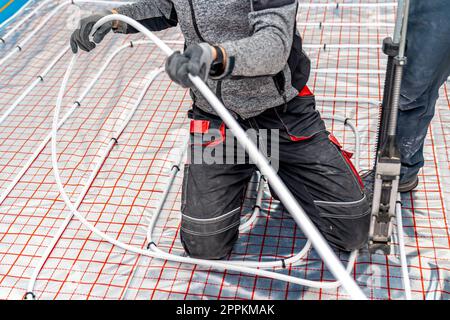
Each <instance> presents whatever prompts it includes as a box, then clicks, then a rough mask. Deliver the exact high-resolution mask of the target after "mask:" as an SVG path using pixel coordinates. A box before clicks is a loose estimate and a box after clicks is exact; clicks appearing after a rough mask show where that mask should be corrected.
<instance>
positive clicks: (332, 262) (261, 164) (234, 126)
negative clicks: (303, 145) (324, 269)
mask: <svg viewBox="0 0 450 320" xmlns="http://www.w3.org/2000/svg"><path fill="white" fill-rule="evenodd" d="M114 20H119V21H122V22H124V23H127V24H128V25H131V26H132V27H134V28H135V29H136V30H138V31H140V32H141V33H142V34H144V35H145V36H146V37H148V38H149V39H150V40H152V41H154V42H155V44H156V45H157V46H158V47H160V48H161V50H163V51H164V52H165V53H166V54H167V55H168V56H169V55H171V54H172V53H173V51H172V50H171V49H170V48H169V47H168V46H167V45H166V44H165V43H164V42H163V41H161V40H160V39H159V38H158V37H156V36H155V35H154V34H153V33H152V32H150V31H149V30H148V29H147V28H145V27H144V26H142V25H141V24H140V23H138V22H136V21H135V20H133V19H130V18H129V17H126V16H123V15H109V16H106V17H104V18H102V19H101V20H100V21H99V22H98V23H97V24H96V25H95V26H94V28H93V33H94V32H95V30H97V29H98V28H99V27H100V26H101V25H103V24H105V23H108V22H111V21H114ZM75 61H76V58H75V57H74V58H73V59H72V60H71V63H70V64H69V68H68V71H67V73H66V76H65V79H64V82H63V85H62V87H61V92H60V95H59V97H58V101H57V107H56V110H55V118H54V121H53V130H52V160H53V161H52V162H53V168H54V173H55V179H56V182H57V185H58V188H59V189H60V193H61V196H62V197H63V199H64V201H65V202H66V204H67V206H68V207H69V208H70V209H71V210H72V211H73V213H74V215H76V216H77V217H78V218H79V220H80V222H82V223H83V224H84V225H85V226H86V227H88V228H89V230H91V231H92V232H93V233H95V234H96V235H98V236H100V237H101V238H103V239H104V240H106V241H109V242H111V243H112V244H115V245H117V246H119V247H121V248H123V249H125V250H130V251H132V252H135V253H142V254H144V255H150V256H153V257H155V255H154V253H153V252H148V251H145V250H142V249H140V248H134V247H132V246H129V245H127V244H124V243H121V242H120V241H117V240H116V239H113V238H111V237H110V236H108V235H106V234H105V233H103V232H101V231H100V230H98V229H96V228H95V227H94V226H92V225H90V224H89V222H88V221H87V220H86V219H85V218H84V217H83V216H82V215H81V214H80V213H79V212H78V211H77V210H76V208H75V207H74V205H73V203H72V202H71V201H70V199H69V198H68V196H67V194H66V192H65V190H64V187H63V185H62V183H61V180H60V177H59V171H58V163H57V152H56V151H57V149H56V138H57V119H58V117H59V109H60V105H61V101H62V96H63V94H64V90H65V85H66V82H67V81H68V77H69V76H70V73H71V69H72V67H73V64H74V63H75ZM190 79H191V81H192V83H193V84H194V85H195V87H196V88H197V89H198V90H199V91H200V92H201V93H202V95H203V96H204V97H205V99H206V100H207V101H208V102H209V103H210V105H211V106H212V107H213V108H214V109H215V111H216V113H217V114H218V115H219V116H220V117H221V118H222V120H223V121H224V123H225V124H226V125H227V127H228V128H229V129H230V130H231V132H232V133H233V134H234V136H235V137H236V138H237V140H238V141H239V142H240V143H241V144H242V146H243V147H244V148H245V150H246V151H247V153H248V154H249V156H250V158H251V159H252V161H253V162H254V163H255V164H256V166H257V167H258V168H259V169H260V171H261V173H262V174H263V175H264V176H265V177H266V178H267V179H268V181H269V183H270V184H271V186H272V188H273V189H274V190H276V191H277V194H279V198H280V200H281V202H282V203H283V205H284V207H285V208H286V209H287V210H288V211H289V212H290V213H291V215H292V216H293V218H294V220H295V221H296V222H297V224H298V225H299V226H300V228H301V229H302V230H303V232H304V234H305V235H306V236H307V237H308V238H309V239H310V240H311V242H312V243H313V246H314V248H315V249H316V251H317V252H318V254H319V255H320V256H321V257H322V259H323V260H324V263H325V264H326V265H327V266H328V268H329V269H330V271H331V273H332V274H333V275H334V276H335V277H336V279H337V280H338V281H340V282H341V283H342V286H343V287H344V288H345V290H346V291H347V292H348V294H349V295H350V296H351V297H352V298H354V299H366V296H365V295H364V293H363V292H362V290H361V289H360V288H359V287H358V285H357V284H356V283H355V281H354V280H353V279H352V278H351V277H350V276H349V274H348V273H347V272H346V269H345V267H344V266H343V265H342V264H341V262H340V261H339V259H338V258H337V256H336V254H335V253H334V252H333V250H332V249H331V248H330V247H329V245H328V243H327V242H326V241H325V239H324V238H323V236H322V235H321V234H320V232H319V231H318V230H317V228H316V227H315V226H314V224H313V223H312V222H311V220H310V219H309V218H308V216H307V215H306V213H305V212H304V211H303V209H302V208H301V207H300V205H299V204H298V203H297V201H296V200H295V198H294V196H293V195H292V193H291V192H290V190H289V189H288V188H287V187H286V186H285V184H284V183H283V182H282V180H281V179H280V178H279V177H278V175H277V174H276V172H275V170H274V169H273V168H272V167H271V165H270V164H269V162H268V161H267V159H266V158H265V157H264V156H263V155H262V154H261V153H260V152H259V150H258V148H257V146H256V145H255V144H254V143H253V142H252V141H251V139H249V137H247V135H246V133H245V132H244V130H243V129H242V128H241V127H240V126H239V124H238V123H237V122H236V120H235V119H234V118H233V116H232V115H231V114H230V113H229V112H228V110H227V109H226V108H225V106H223V104H222V103H221V102H220V100H219V99H218V98H217V97H216V96H215V95H214V94H213V93H212V92H211V90H210V89H209V88H208V86H207V85H206V84H205V83H204V82H203V81H202V80H201V79H200V78H198V77H192V76H190ZM159 254H160V257H165V258H167V259H168V260H172V261H173V260H174V259H176V260H175V261H179V262H181V261H186V258H184V257H178V258H174V257H171V256H169V255H167V254H162V253H159ZM180 259H181V260H180ZM189 261H198V264H201V265H205V264H206V262H205V261H203V260H200V259H189ZM208 266H222V267H223V266H225V267H226V264H223V263H221V262H210V261H208ZM228 267H229V268H230V267H231V266H228ZM233 267H236V268H237V266H233ZM239 268H241V269H240V270H246V271H243V272H249V273H252V274H256V271H257V272H258V274H260V273H263V272H267V271H263V270H252V269H250V268H245V269H242V268H243V267H239ZM268 274H270V273H267V275H268ZM274 276H276V278H280V279H281V278H284V277H286V276H285V275H280V274H277V273H275V275H274ZM288 278H289V279H290V278H294V277H289V276H288ZM286 279H287V278H286ZM294 279H295V280H294ZM294 279H292V280H294V281H295V282H294V283H297V282H299V279H297V278H294Z"/></svg>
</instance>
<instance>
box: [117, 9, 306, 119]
mask: <svg viewBox="0 0 450 320" xmlns="http://www.w3.org/2000/svg"><path fill="white" fill-rule="evenodd" d="M297 7H298V4H297V0H217V1H213V0H172V1H170V0H141V1H138V2H136V3H133V4H129V5H124V6H121V7H119V8H117V11H118V12H119V13H121V14H124V15H126V16H129V17H131V18H133V19H135V20H138V21H140V22H142V23H144V25H146V26H147V27H148V28H149V29H151V30H161V29H165V28H167V27H170V26H175V25H177V24H179V25H180V27H181V30H182V32H183V35H184V38H185V41H186V45H187V46H189V45H190V44H193V43H201V42H207V43H209V44H212V45H219V46H221V47H223V48H224V49H225V50H226V52H227V55H228V61H227V66H228V67H227V70H226V71H225V73H224V74H223V75H221V76H220V77H217V78H214V79H209V80H208V83H207V84H208V86H209V87H210V88H211V90H213V92H215V93H216V95H217V96H218V97H219V98H220V99H221V100H222V101H223V103H224V105H225V106H226V107H227V108H228V109H229V110H232V111H234V112H235V113H237V114H239V115H240V116H241V117H242V118H244V119H245V118H250V117H254V116H256V115H258V114H260V113H262V112H263V111H265V110H266V109H269V108H272V107H275V106H279V105H282V104H284V103H286V102H287V101H289V100H291V99H292V98H294V96H296V95H297V94H298V92H299V90H300V89H301V88H302V87H303V86H304V85H305V84H306V81H307V78H308V75H309V63H307V62H306V63H305V61H306V60H307V58H306V56H303V62H301V63H300V64H301V65H298V64H299V63H298V57H297V60H296V59H294V64H295V61H297V66H296V67H294V69H296V71H294V70H292V69H293V66H292V64H291V65H290V64H289V63H288V59H289V60H291V59H290V56H292V54H294V55H304V53H303V52H302V50H301V40H300V47H299V46H298V44H297V50H294V44H293V42H294V38H296V40H297V41H298V40H299V39H300V38H299V36H298V34H296V29H295V20H296V13H297ZM121 32H124V33H128V32H132V30H130V28H129V27H125V29H123V30H121ZM305 58H306V60H305ZM308 62H309V60H308ZM299 69H303V70H299ZM306 69H307V70H306ZM294 72H295V73H296V74H297V76H296V78H298V74H299V73H300V74H302V75H303V78H305V79H303V78H302V80H301V81H300V82H301V83H300V84H299V83H297V85H294V83H293V82H294V81H293V73H294ZM297 82H298V81H297ZM193 99H194V102H195V104H196V106H198V107H199V108H201V109H203V110H204V111H206V112H210V113H214V111H213V109H212V107H211V106H209V104H208V103H207V102H206V100H205V99H204V98H203V97H202V96H201V95H200V93H199V92H197V90H195V89H193Z"/></svg>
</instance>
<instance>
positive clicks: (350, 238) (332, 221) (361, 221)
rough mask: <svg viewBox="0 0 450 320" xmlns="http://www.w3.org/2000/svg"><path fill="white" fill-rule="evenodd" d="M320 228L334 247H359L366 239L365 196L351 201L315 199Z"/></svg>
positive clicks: (347, 249) (367, 210)
mask: <svg viewBox="0 0 450 320" xmlns="http://www.w3.org/2000/svg"><path fill="white" fill-rule="evenodd" d="M315 204H316V206H317V207H318V209H319V216H320V218H321V221H320V229H321V230H322V232H323V234H324V236H325V238H326V239H327V240H328V241H329V242H330V243H331V244H333V245H334V246H335V247H337V248H338V249H341V250H345V251H352V250H355V249H360V248H361V247H362V246H364V245H365V244H366V242H367V239H368V234H369V227H370V213H371V210H370V204H369V201H368V199H367V198H366V196H365V195H364V197H363V198H362V199H361V200H358V201H353V202H326V201H315Z"/></svg>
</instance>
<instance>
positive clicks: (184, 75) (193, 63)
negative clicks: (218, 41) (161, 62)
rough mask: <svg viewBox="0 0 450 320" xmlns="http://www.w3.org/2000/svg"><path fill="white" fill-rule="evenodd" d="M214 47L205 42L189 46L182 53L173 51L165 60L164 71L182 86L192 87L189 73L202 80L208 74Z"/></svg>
mask: <svg viewBox="0 0 450 320" xmlns="http://www.w3.org/2000/svg"><path fill="white" fill-rule="evenodd" d="M214 53H215V49H214V48H213V47H212V46H210V45H209V44H207V43H201V44H194V45H191V46H189V47H188V48H187V49H186V50H185V51H184V53H183V54H181V53H180V52H179V51H177V52H175V53H174V54H173V55H171V56H170V57H169V59H167V61H166V72H167V74H168V75H169V77H170V79H172V80H173V81H174V82H176V83H178V84H179V85H181V86H182V87H184V88H189V87H192V86H193V84H192V82H191V80H190V79H189V76H188V75H189V74H191V75H193V76H198V77H200V78H201V79H202V80H203V81H206V79H207V78H208V76H209V72H210V70H211V64H212V63H213V61H214V55H215V54H214Z"/></svg>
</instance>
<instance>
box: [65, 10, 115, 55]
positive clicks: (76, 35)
mask: <svg viewBox="0 0 450 320" xmlns="http://www.w3.org/2000/svg"><path fill="white" fill-rule="evenodd" d="M110 14H112V12H111V11H105V12H101V13H97V14H94V15H92V16H89V17H87V18H84V19H81V21H80V27H79V28H78V29H77V30H75V31H74V32H73V33H72V37H71V38H70V46H71V48H72V51H73V53H77V52H78V48H80V49H81V50H83V51H87V52H89V51H91V50H93V49H94V48H95V46H96V45H95V44H96V43H97V44H98V43H100V42H102V40H103V39H104V38H105V36H106V35H107V34H108V33H109V32H110V31H111V30H112V26H113V23H112V22H108V23H105V24H104V25H102V26H101V27H100V28H99V29H98V30H97V31H96V32H95V33H94V36H93V40H94V42H92V41H91V40H90V39H89V35H90V34H91V32H92V28H93V27H94V25H95V24H96V23H97V22H98V21H99V20H100V19H101V18H103V17H105V16H107V15H110Z"/></svg>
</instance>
